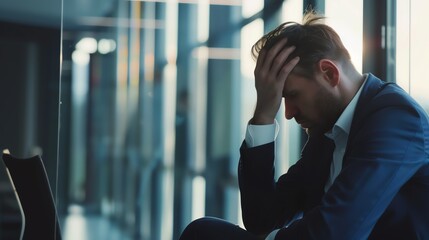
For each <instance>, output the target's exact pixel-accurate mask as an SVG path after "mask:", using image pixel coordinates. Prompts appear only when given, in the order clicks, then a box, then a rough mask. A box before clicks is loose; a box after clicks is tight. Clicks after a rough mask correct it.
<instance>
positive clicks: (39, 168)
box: [3, 153, 61, 240]
mask: <svg viewBox="0 0 429 240" xmlns="http://www.w3.org/2000/svg"><path fill="white" fill-rule="evenodd" d="M3 162H4V164H5V166H6V170H7V172H8V174H9V178H10V180H11V183H12V185H13V187H14V190H15V193H16V196H17V200H18V203H19V205H20V208H21V212H22V215H23V221H22V231H21V239H25V240H26V239H46V240H51V239H52V240H61V231H60V226H59V222H58V216H57V211H56V207H55V202H54V199H53V197H52V191H51V187H50V185H49V181H48V177H47V174H46V170H45V166H44V165H43V161H42V159H41V157H40V156H38V155H37V156H34V157H31V158H17V157H14V156H12V155H10V154H7V153H3Z"/></svg>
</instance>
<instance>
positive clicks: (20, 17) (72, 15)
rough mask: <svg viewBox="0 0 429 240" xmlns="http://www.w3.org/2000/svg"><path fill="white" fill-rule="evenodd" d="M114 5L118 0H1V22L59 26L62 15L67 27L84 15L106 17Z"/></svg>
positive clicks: (84, 16) (77, 22)
mask: <svg viewBox="0 0 429 240" xmlns="http://www.w3.org/2000/svg"><path fill="white" fill-rule="evenodd" d="M115 4H117V1H115V0H1V1H0V21H5V22H14V23H21V24H26V25H37V26H46V27H54V28H56V27H60V26H61V17H62V16H63V17H64V22H63V25H64V27H65V28H68V27H70V28H73V27H75V26H77V25H79V22H80V19H82V18H88V17H105V16H107V15H108V13H109V12H110V11H111V10H112V9H114V7H115ZM62 5H63V9H64V10H63V14H61V9H62Z"/></svg>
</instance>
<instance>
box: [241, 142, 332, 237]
mask: <svg viewBox="0 0 429 240" xmlns="http://www.w3.org/2000/svg"><path fill="white" fill-rule="evenodd" d="M320 143H321V141H319V140H318V138H313V137H312V138H311V139H310V140H309V141H307V143H306V145H305V147H304V149H303V152H302V156H306V155H308V154H306V149H313V151H315V152H318V153H316V154H314V155H318V156H320V155H323V154H324V151H325V149H324V148H323V147H318V146H321V145H320ZM319 150H321V151H319ZM240 152H241V158H240V163H239V169H238V176H239V179H238V180H239V187H240V194H241V208H242V213H243V222H244V225H245V227H246V229H247V230H248V231H250V232H252V233H255V234H258V235H260V234H268V233H270V232H271V231H273V230H274V229H277V228H281V227H283V226H284V225H285V224H287V223H288V222H290V220H292V219H293V217H294V216H295V215H296V214H297V213H299V212H302V211H303V210H304V208H305V207H304V205H306V204H307V203H308V202H309V201H308V199H314V197H308V194H307V193H308V192H309V191H311V192H312V193H313V194H314V193H319V194H320V196H321V195H322V194H323V185H324V182H325V181H326V177H325V178H323V177H322V179H324V180H322V181H313V182H316V183H320V184H317V186H314V187H312V186H313V185H314V184H313V185H312V184H311V183H309V181H308V179H309V178H307V177H308V176H312V177H314V178H318V177H317V176H316V175H321V172H327V171H328V168H329V164H325V165H326V167H325V168H326V169H324V170H323V169H320V167H319V165H320V164H319V163H321V162H322V161H319V160H320V159H316V160H317V161H315V162H314V163H313V162H309V160H310V159H309V158H306V157H302V158H301V159H300V160H298V161H297V163H296V164H294V165H293V166H291V167H290V168H289V169H288V172H287V173H286V174H284V175H282V176H281V177H280V178H279V179H278V181H275V178H274V171H275V169H274V142H272V143H269V144H265V145H262V146H258V147H254V148H247V147H246V144H245V142H243V145H242V147H241V149H240ZM325 155H326V153H325ZM318 164H319V165H318ZM326 176H327V175H326ZM322 182H323V183H322ZM320 196H319V197H316V199H319V201H320V198H321V197H320Z"/></svg>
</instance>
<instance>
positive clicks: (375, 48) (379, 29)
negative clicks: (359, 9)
mask: <svg viewBox="0 0 429 240" xmlns="http://www.w3.org/2000/svg"><path fill="white" fill-rule="evenodd" d="M363 9H364V10H363V12H364V13H365V17H364V18H363V26H365V29H364V31H363V43H364V46H363V72H371V73H373V74H375V75H376V76H378V77H380V78H381V79H383V80H387V79H386V77H387V76H386V26H387V24H386V0H380V1H373V0H364V1H363Z"/></svg>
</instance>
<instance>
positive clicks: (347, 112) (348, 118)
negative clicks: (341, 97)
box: [325, 74, 368, 139]
mask: <svg viewBox="0 0 429 240" xmlns="http://www.w3.org/2000/svg"><path fill="white" fill-rule="evenodd" d="M364 76H365V80H364V82H363V83H362V85H361V86H360V88H359V90H358V91H357V93H356V94H355V96H354V97H353V99H352V100H351V101H350V103H349V104H348V105H347V107H346V108H345V109H344V111H343V112H342V113H341V115H340V117H339V118H338V119H337V121H336V122H335V124H334V127H333V128H332V129H331V130H330V131H329V132H327V133H325V136H326V137H328V138H330V139H335V138H337V136H338V134H339V133H340V131H341V132H343V133H345V134H346V135H347V136H348V135H349V133H350V127H351V124H352V120H353V115H354V112H355V109H356V105H357V102H358V99H359V97H360V95H361V93H362V89H363V86H364V85H365V82H366V80H367V79H368V74H365V75H364Z"/></svg>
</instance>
